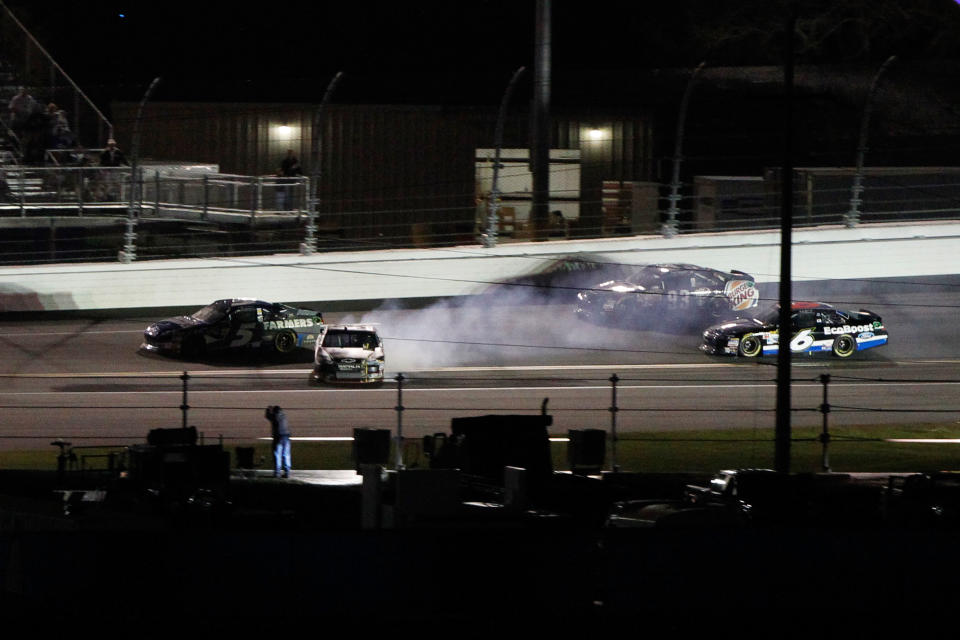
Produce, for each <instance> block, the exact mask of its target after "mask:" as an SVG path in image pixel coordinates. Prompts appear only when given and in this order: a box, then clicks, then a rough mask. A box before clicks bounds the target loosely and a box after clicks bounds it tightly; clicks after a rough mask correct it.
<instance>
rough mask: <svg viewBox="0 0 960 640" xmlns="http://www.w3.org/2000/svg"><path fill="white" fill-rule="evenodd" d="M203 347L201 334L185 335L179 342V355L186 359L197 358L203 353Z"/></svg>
mask: <svg viewBox="0 0 960 640" xmlns="http://www.w3.org/2000/svg"><path fill="white" fill-rule="evenodd" d="M205 347H206V345H205V343H204V342H203V336H200V335H193V336H187V337H186V338H184V339H183V342H181V343H180V356H181V357H183V358H186V359H188V360H193V359H196V358H199V357H200V356H202V355H203V352H204V350H205Z"/></svg>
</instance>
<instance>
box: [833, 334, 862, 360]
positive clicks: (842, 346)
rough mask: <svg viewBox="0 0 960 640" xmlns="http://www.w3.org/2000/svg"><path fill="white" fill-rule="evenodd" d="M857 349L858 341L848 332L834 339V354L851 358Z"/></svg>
mask: <svg viewBox="0 0 960 640" xmlns="http://www.w3.org/2000/svg"><path fill="white" fill-rule="evenodd" d="M856 350H857V341H856V340H855V339H854V338H853V336H851V335H850V334H848V333H845V334H843V335H842V336H837V338H836V340H834V341H833V355H835V356H837V357H838V358H849V357H850V356H852V355H853V353H854V352H855V351H856Z"/></svg>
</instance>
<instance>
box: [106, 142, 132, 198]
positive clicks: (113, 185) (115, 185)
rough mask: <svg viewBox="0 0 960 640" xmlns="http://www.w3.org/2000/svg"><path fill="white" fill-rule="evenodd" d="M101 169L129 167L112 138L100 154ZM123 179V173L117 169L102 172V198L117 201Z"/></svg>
mask: <svg viewBox="0 0 960 640" xmlns="http://www.w3.org/2000/svg"><path fill="white" fill-rule="evenodd" d="M100 166H101V167H126V166H129V163H128V162H127V157H126V156H125V155H123V152H122V151H120V149H119V148H118V147H117V141H116V140H114V139H113V138H110V139H109V140H107V146H106V148H104V150H103V151H101V152H100ZM122 179H123V173H122V172H121V171H120V170H119V169H115V168H110V169H107V170H106V171H104V172H103V183H104V190H105V193H104V197H105V199H107V200H118V199H119V196H120V182H121V180H122Z"/></svg>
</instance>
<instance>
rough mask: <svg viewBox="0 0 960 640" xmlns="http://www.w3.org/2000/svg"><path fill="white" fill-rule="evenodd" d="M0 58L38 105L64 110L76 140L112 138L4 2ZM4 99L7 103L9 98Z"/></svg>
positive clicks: (87, 101) (96, 111)
mask: <svg viewBox="0 0 960 640" xmlns="http://www.w3.org/2000/svg"><path fill="white" fill-rule="evenodd" d="M0 58H2V59H3V60H4V61H6V62H7V63H8V64H10V65H11V66H12V68H14V69H16V70H17V74H18V82H19V84H21V85H23V86H25V87H27V88H28V90H29V91H30V92H31V93H32V95H33V96H34V98H35V99H36V100H37V102H38V103H40V104H41V105H44V106H46V105H47V104H49V103H51V102H52V103H55V104H56V105H57V106H58V107H59V108H60V109H63V110H65V111H66V113H67V120H68V122H69V124H70V129H71V131H72V133H73V135H74V136H76V138H77V139H78V140H87V141H96V142H102V141H105V140H106V139H107V138H112V137H113V124H112V123H111V122H110V121H109V120H108V119H107V117H106V116H105V115H104V114H103V113H102V112H101V111H100V109H98V108H97V106H96V104H94V102H93V100H91V99H90V98H89V97H88V96H87V94H86V93H84V92H83V91H82V90H81V89H80V87H79V86H77V84H76V83H75V82H74V81H73V80H72V79H71V78H70V76H68V75H67V73H66V72H65V71H64V70H63V69H62V68H61V67H60V65H59V64H57V62H56V61H55V60H54V59H53V58H52V57H51V56H50V54H49V53H47V50H46V49H44V48H43V46H41V44H40V43H39V42H38V41H37V39H36V38H34V37H33V35H32V34H31V33H30V32H29V31H28V30H27V29H26V27H24V25H23V24H22V23H21V22H20V21H19V20H18V19H17V17H16V16H15V15H13V13H12V12H11V11H10V9H8V8H7V6H6V5H5V4H4V3H3V2H0ZM4 97H5V99H6V100H9V99H10V97H11V96H4ZM87 144H90V142H87Z"/></svg>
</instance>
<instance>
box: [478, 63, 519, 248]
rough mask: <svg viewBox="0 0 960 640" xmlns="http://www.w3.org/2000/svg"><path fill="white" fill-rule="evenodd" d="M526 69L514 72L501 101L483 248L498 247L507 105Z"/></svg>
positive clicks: (495, 136) (495, 135) (494, 144)
mask: <svg viewBox="0 0 960 640" xmlns="http://www.w3.org/2000/svg"><path fill="white" fill-rule="evenodd" d="M525 69H526V67H520V68H519V69H517V70H516V71H514V72H513V77H512V78H510V82H509V84H507V88H506V90H505V91H504V92H503V98H502V99H501V100H500V110H499V111H498V112H497V127H496V130H495V131H494V134H493V180H492V183H491V185H490V198H489V200H488V201H487V234H486V235H485V236H484V238H483V246H484V247H487V248H490V247H495V246H497V210H498V209H499V207H500V183H499V180H500V148H501V147H502V146H503V121H504V119H505V118H506V116H507V105H508V104H509V103H510V96H511V95H512V94H513V87H514V85H516V84H517V79H518V78H520V75H521V74H522V73H523V72H524V70H525Z"/></svg>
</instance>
